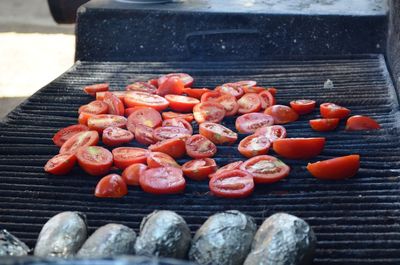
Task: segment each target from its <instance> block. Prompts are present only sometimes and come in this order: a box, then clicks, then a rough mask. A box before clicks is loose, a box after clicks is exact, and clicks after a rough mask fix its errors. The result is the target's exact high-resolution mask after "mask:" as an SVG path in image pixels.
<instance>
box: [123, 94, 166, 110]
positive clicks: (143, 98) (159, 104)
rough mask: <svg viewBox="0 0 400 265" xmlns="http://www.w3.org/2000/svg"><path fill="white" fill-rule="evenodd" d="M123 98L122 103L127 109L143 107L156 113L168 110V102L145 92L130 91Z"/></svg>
mask: <svg viewBox="0 0 400 265" xmlns="http://www.w3.org/2000/svg"><path fill="white" fill-rule="evenodd" d="M130 92H131V93H129V94H127V95H126V96H125V97H124V102H125V104H126V106H127V107H135V106H144V107H150V108H153V109H155V110H158V111H163V110H165V109H166V108H168V105H169V102H168V100H166V99H165V98H163V97H160V96H158V95H153V94H150V93H146V92H139V91H130Z"/></svg>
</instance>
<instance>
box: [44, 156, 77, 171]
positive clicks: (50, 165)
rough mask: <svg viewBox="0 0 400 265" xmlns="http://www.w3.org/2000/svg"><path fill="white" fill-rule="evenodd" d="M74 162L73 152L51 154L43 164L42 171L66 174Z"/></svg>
mask: <svg viewBox="0 0 400 265" xmlns="http://www.w3.org/2000/svg"><path fill="white" fill-rule="evenodd" d="M75 163H76V156H75V154H74V153H64V154H58V155H55V156H53V157H52V158H51V159H50V160H49V161H47V163H46V165H45V166H44V171H46V172H48V173H50V174H53V175H65V174H68V173H69V172H70V171H71V170H72V168H73V167H74V165H75Z"/></svg>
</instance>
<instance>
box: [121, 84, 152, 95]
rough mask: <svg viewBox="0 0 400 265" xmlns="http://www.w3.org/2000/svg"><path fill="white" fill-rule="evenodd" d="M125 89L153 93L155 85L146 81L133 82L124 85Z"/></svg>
mask: <svg viewBox="0 0 400 265" xmlns="http://www.w3.org/2000/svg"><path fill="white" fill-rule="evenodd" d="M125 89H126V90H127V91H141V92H147V93H150V94H155V93H156V92H157V87H156V86H154V85H152V84H149V83H148V82H135V83H132V84H130V85H127V86H126V87H125Z"/></svg>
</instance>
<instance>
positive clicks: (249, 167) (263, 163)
mask: <svg viewBox="0 0 400 265" xmlns="http://www.w3.org/2000/svg"><path fill="white" fill-rule="evenodd" d="M254 165H257V166H256V167H254ZM261 167H262V168H261ZM239 168H240V169H241V170H243V171H247V172H249V173H250V174H251V175H252V176H253V179H254V182H255V183H275V182H278V181H279V180H281V179H284V178H286V177H287V176H288V175H289V172H290V168H289V166H287V165H286V164H285V163H283V162H282V161H281V160H279V159H277V158H276V157H273V156H269V155H260V156H255V157H252V158H250V159H248V160H246V161H245V162H244V163H243V164H241V165H240V167H239ZM259 170H261V172H260V171H259ZM266 170H269V171H270V172H266Z"/></svg>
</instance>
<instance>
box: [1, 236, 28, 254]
mask: <svg viewBox="0 0 400 265" xmlns="http://www.w3.org/2000/svg"><path fill="white" fill-rule="evenodd" d="M29 251H30V249H29V247H28V246H27V245H25V243H24V242H22V241H21V240H19V239H18V238H16V237H15V236H13V235H12V234H11V233H9V232H8V231H7V230H0V257H4V256H26V255H28V253H29Z"/></svg>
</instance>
